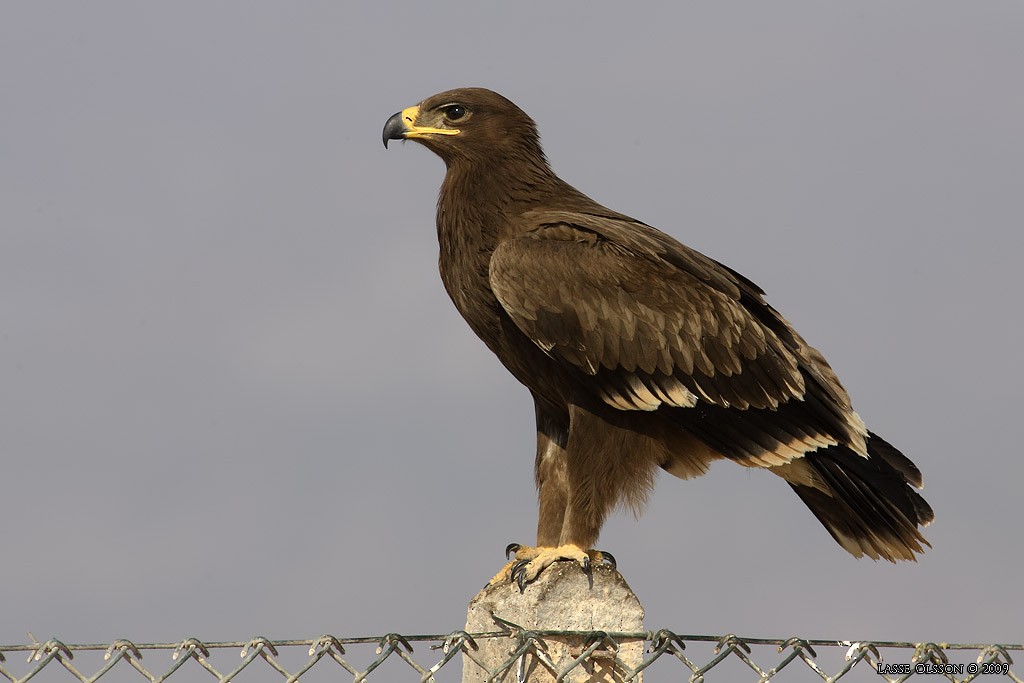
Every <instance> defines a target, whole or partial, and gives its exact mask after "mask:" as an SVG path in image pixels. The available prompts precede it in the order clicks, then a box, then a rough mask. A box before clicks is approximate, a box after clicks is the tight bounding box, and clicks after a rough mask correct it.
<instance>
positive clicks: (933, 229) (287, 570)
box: [0, 0, 1024, 643]
mask: <svg viewBox="0 0 1024 683" xmlns="http://www.w3.org/2000/svg"><path fill="white" fill-rule="evenodd" d="M1022 35H1024V4H1021V3H1019V2H1009V1H1005V2H999V1H990V2H984V3H982V2H942V1H940V0H926V1H925V0H921V1H911V0H908V1H905V2H899V3H894V2H889V1H884V2H883V1H874V0H863V1H861V2H848V3H842V4H840V3H814V2H788V1H787V2H775V3H764V2H740V3H721V2H685V3H672V4H671V5H669V4H666V5H665V6H662V7H658V6H650V7H647V8H640V7H637V6H634V7H633V8H632V9H625V8H624V6H623V5H622V3H599V2H593V3H585V4H584V3H565V4H558V5H548V4H547V3H538V4H528V3H527V4H523V3H517V4H516V5H515V6H514V8H513V5H501V6H494V7H492V6H485V5H484V4H472V5H471V4H466V5H463V6H446V5H444V4H441V3H430V4H427V3H422V4H410V5H409V6H407V7H404V8H402V7H399V6H396V5H395V4H393V3H376V4H374V5H370V4H369V3H367V4H365V5H363V6H361V7H359V8H355V6H354V5H351V4H346V3H339V2H326V1H324V2H301V3H300V2H294V3H284V2H266V1H262V0H245V1H244V2H243V1H241V0H238V1H235V2H205V1H203V2H198V1H186V0H180V1H176V2H173V3H170V2H168V3H138V2H129V1H127V0H126V1H124V2H90V3H79V2H44V1H37V2H31V3H5V4H4V5H3V6H2V8H0V93H2V95H0V97H2V106H0V121H2V125H0V386H2V390H0V416H2V417H0V451H2V453H3V456H2V457H3V460H2V468H0V532H2V533H0V557H2V560H3V561H2V563H0V566H2V570H0V571H2V579H0V610H2V612H0V614H2V616H0V643H12V642H24V641H25V640H27V635H26V632H27V631H30V630H31V631H33V632H34V633H35V634H36V635H37V636H38V637H40V638H46V637H49V636H57V637H60V638H62V639H65V640H67V641H74V642H86V641H90V642H91V641H109V640H112V639H114V638H117V637H128V638H132V639H134V640H136V641H140V642H141V641H147V640H176V639H181V638H183V637H185V636H188V635H195V636H198V637H200V638H204V639H209V640H213V639H236V638H237V639H244V638H248V637H250V636H252V635H255V634H262V635H266V636H268V637H272V638H285V637H291V638H300V637H314V636H316V635H319V634H320V633H323V632H333V633H337V634H340V635H357V634H379V633H383V632H388V631H397V632H401V633H424V632H427V633H432V632H445V631H449V630H453V629H455V628H459V627H461V625H462V623H463V620H464V615H465V606H466V603H467V602H468V601H469V599H470V598H471V597H472V596H473V594H474V593H475V592H476V591H477V590H478V589H479V587H480V586H481V585H482V584H483V583H484V582H485V581H486V580H487V579H488V578H489V577H490V576H491V575H492V574H493V573H494V571H496V569H497V568H498V567H499V566H500V564H501V562H502V561H503V556H502V550H503V549H504V547H505V545H506V544H507V543H508V542H510V541H522V542H530V541H532V540H533V534H534V530H535V529H534V525H535V523H536V510H535V493H534V490H533V484H532V461H533V448H534V435H533V424H532V421H533V415H532V404H531V401H530V398H529V395H528V393H527V392H526V390H525V389H523V388H522V387H521V386H519V385H518V384H517V383H516V382H515V380H513V379H512V378H511V376H509V375H508V374H507V373H506V371H505V370H504V369H503V368H502V367H501V366H500V364H499V363H498V362H497V360H496V359H494V358H493V357H492V356H491V355H490V354H489V352H488V351H487V350H486V349H485V348H484V347H483V345H482V344H481V343H480V342H479V341H478V340H477V339H476V338H475V337H474V336H473V335H472V333H471V332H470V330H469V328H468V327H467V326H466V325H465V324H464V323H463V322H462V320H461V319H460V318H459V316H458V314H457V313H456V311H455V310H454V308H453V307H452V305H451V303H450V302H449V301H448V299H447V296H446V295H445V293H444V291H443V289H442V287H441V284H440V281H439V278H438V276H437V272H436V259H437V244H436V238H435V233H434V204H435V200H436V194H437V190H438V186H439V184H440V182H441V179H442V176H443V165H442V164H441V162H440V161H439V160H438V159H436V158H435V157H434V156H433V155H431V154H430V153H429V152H427V151H426V150H425V149H422V148H420V147H419V146H417V145H415V144H412V143H410V144H405V145H394V146H393V147H392V149H390V150H388V151H385V150H384V148H383V147H382V146H381V142H380V131H381V127H382V126H383V124H384V121H385V119H386V118H387V117H388V116H389V115H390V114H392V113H393V112H395V111H397V110H399V109H401V108H403V107H406V106H409V105H411V104H414V103H415V102H417V101H418V100H420V99H422V98H424V97H426V96H428V95H430V94H433V93H434V92H437V91H439V90H443V89H447V88H451V87H457V86H465V85H481V86H487V87H490V88H492V89H495V90H498V91H499V92H502V93H503V94H505V95H507V96H508V97H510V98H511V99H513V100H514V101H516V102H517V103H518V104H519V105H520V106H522V107H523V108H524V109H525V110H526V111H527V112H529V113H530V114H531V115H532V116H533V117H534V118H535V119H536V120H537V121H538V123H539V126H540V130H541V134H542V136H543V139H544V142H545V148H546V150H547V153H548V156H549V158H550V159H551V161H552V163H553V165H554V167H555V168H556V170H557V171H558V172H559V173H560V174H561V175H562V176H563V177H564V178H566V179H567V180H568V181H569V182H571V183H573V184H574V185H576V186H577V187H579V188H580V189H582V190H583V191H585V192H587V193H588V194H590V195H591V196H593V197H594V198H596V199H597V200H598V201H601V202H602V203H604V204H606V205H608V206H610V207H612V208H615V209H617V210H619V211H622V212H625V213H628V214H630V215H633V216H635V217H637V218H640V219H642V220H644V221H646V222H648V223H651V224H653V225H656V226H658V227H660V228H662V229H663V230H665V231H667V232H669V233H670V234H672V235H674V236H676V237H678V238H679V239H681V240H682V241H684V242H686V243H687V244H689V245H691V246H693V247H695V248H697V249H700V250H701V251H703V252H705V253H707V254H709V255H711V256H713V257H714V258H716V259H718V260H721V261H724V262H725V263H727V264H729V265H730V266H732V267H733V268H735V269H737V270H739V271H740V272H742V273H744V274H745V275H747V276H748V277H750V278H751V279H753V280H754V281H755V282H757V283H758V284H760V285H761V286H762V287H763V288H764V289H765V290H767V292H768V295H769V300H770V301H771V303H772V304H773V305H775V306H776V307H777V308H778V309H779V310H780V311H782V313H783V314H784V315H786V316H787V318H789V320H790V321H792V322H793V323H794V324H795V325H796V326H797V328H798V329H799V330H800V331H801V333H802V334H803V335H804V336H805V337H806V338H807V339H808V340H809V341H810V342H811V343H813V344H815V345H816V346H818V347H819V348H820V349H821V350H822V351H823V352H824V353H825V354H826V356H827V357H828V358H829V360H830V362H831V363H832V365H833V366H834V367H835V369H836V370H837V371H838V373H839V375H840V377H841V378H842V379H843V381H844V383H845V384H846V386H847V388H848V389H849V391H850V393H851V395H852V396H853V399H854V405H855V407H856V408H857V410H858V411H859V412H860V414H861V415H862V416H863V417H864V418H865V420H866V421H867V422H868V425H869V426H870V427H871V428H872V429H873V430H874V431H877V432H879V433H881V434H882V435H884V436H885V437H886V438H887V439H889V440H890V441H892V442H893V443H895V444H896V445H898V446H899V447H900V448H901V449H902V450H903V451H904V452H905V453H907V454H908V455H909V456H910V457H911V458H912V459H913V460H914V461H915V462H917V464H918V465H919V466H920V467H921V469H922V470H923V471H924V474H925V481H926V489H925V494H926V496H927V498H928V500H929V501H930V503H931V504H932V506H933V507H934V508H935V511H936V515H937V519H936V522H935V523H934V524H933V525H932V526H931V527H930V528H929V529H928V530H927V536H928V538H929V539H930V540H931V542H932V544H933V546H934V548H933V549H932V550H931V551H930V552H929V553H928V554H927V555H925V556H924V557H923V559H922V561H921V562H920V563H918V564H909V565H901V566H892V565H889V564H887V563H873V562H871V561H870V560H861V561H857V560H854V559H853V558H851V557H849V556H848V555H847V554H846V553H845V552H844V551H843V550H842V549H841V548H839V547H838V546H837V545H836V544H835V543H834V542H833V541H832V540H831V538H830V537H829V536H828V534H827V533H826V532H825V530H824V529H823V528H822V527H821V526H820V525H819V524H818V522H817V521H816V520H815V519H814V517H813V516H812V515H811V514H810V512H809V511H808V510H807V509H806V508H805V507H804V506H803V504H802V503H801V502H800V501H799V500H798V499H797V498H796V496H794V495H793V494H792V493H791V491H790V490H789V488H788V487H787V486H785V484H784V483H783V482H781V481H779V480H778V479H776V478H775V477H772V476H771V475H769V474H767V473H764V472H756V471H748V470H745V469H743V468H740V467H736V466H732V465H730V464H728V463H721V464H719V465H717V466H716V467H715V468H714V469H713V470H712V472H711V473H710V474H709V475H708V476H706V477H704V478H702V479H698V480H694V481H688V482H681V481H678V480H675V479H673V478H671V477H668V476H664V477H662V478H661V479H660V481H659V484H658V487H657V489H656V491H655V493H654V495H653V496H652V498H651V501H650V505H649V507H648V510H647V513H646V514H645V516H644V517H642V518H641V519H640V520H639V521H635V520H634V519H633V518H632V516H631V515H628V514H619V515H617V516H616V517H615V518H614V519H612V520H611V521H610V522H609V523H608V524H607V525H606V527H605V532H604V534H603V536H602V539H601V543H600V546H601V547H603V548H606V549H608V550H610V551H612V552H613V553H614V554H615V555H616V556H617V557H618V559H619V564H620V568H621V570H622V572H623V573H624V575H625V577H626V579H627V580H628V581H629V582H630V584H631V585H632V587H633V588H634V590H635V591H636V592H637V594H638V595H639V596H640V599H641V601H642V602H643V603H644V604H645V606H646V608H647V613H648V618H647V625H648V626H649V627H652V628H660V627H666V628H672V629H674V630H677V631H681V632H688V633H710V634H720V633H726V632H736V633H739V634H743V635H758V636H766V637H767V636H790V635H801V636H805V637H834V638H843V639H846V638H856V639H866V638H876V639H907V640H915V641H925V640H935V641H940V640H945V641H957V640H966V641H974V642H992V641H1004V642H1005V641H1016V642H1020V640H1021V639H1022V636H1021V630H1020V626H1021V608H1022V606H1024V598H1022V596H1021V592H1020V581H1019V575H1020V567H1021V565H1022V562H1024V549H1022V546H1021V525H1020V521H1019V520H1020V515H1021V505H1020V502H1019V497H1020V487H1021V482H1022V478H1024V458H1022V456H1021V452H1020V450H1021V449H1020V446H1019V442H1020V440H1019V437H1018V436H1017V435H1016V430H1017V427H1018V423H1019V422H1020V420H1021V417H1020V415H1018V411H1019V410H1020V408H1021V405H1022V400H1021V396H1020V390H1019V387H1020V386H1021V382H1022V381H1024V354H1022V353H1021V348H1022V345H1024V323H1022V321H1021V304H1020V302H1019V300H1018V297H1017V295H1016V289H1017V284H1016V283H1017V281H1018V277H1019V276H1018V273H1017V268H1018V261H1019V258H1020V254H1021V253H1022V249H1024V238H1022V236H1021V221H1022V216H1024V124H1022V122H1024V88H1022V87H1021V73H1022V71H1024V40H1021V36H1022Z"/></svg>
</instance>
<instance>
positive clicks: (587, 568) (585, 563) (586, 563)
mask: <svg viewBox="0 0 1024 683" xmlns="http://www.w3.org/2000/svg"><path fill="white" fill-rule="evenodd" d="M580 565H581V566H582V567H583V573H584V574H589V573H590V556H589V555H584V556H583V562H581V563H580Z"/></svg>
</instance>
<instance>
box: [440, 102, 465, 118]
mask: <svg viewBox="0 0 1024 683" xmlns="http://www.w3.org/2000/svg"><path fill="white" fill-rule="evenodd" d="M442 111H444V116H445V118H446V119H448V120H449V121H458V120H459V119H461V118H462V117H464V116H465V115H466V108H465V107H463V106H462V105H461V104H449V105H448V106H447V107H443V108H442Z"/></svg>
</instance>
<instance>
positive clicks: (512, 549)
mask: <svg viewBox="0 0 1024 683" xmlns="http://www.w3.org/2000/svg"><path fill="white" fill-rule="evenodd" d="M522 547H523V546H521V545H519V544H518V543H509V544H508V545H507V546H505V559H506V560H507V559H508V558H509V556H510V555H512V554H514V553H518V552H519V549H520V548H522Z"/></svg>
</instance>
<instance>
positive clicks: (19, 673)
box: [0, 629, 1024, 683]
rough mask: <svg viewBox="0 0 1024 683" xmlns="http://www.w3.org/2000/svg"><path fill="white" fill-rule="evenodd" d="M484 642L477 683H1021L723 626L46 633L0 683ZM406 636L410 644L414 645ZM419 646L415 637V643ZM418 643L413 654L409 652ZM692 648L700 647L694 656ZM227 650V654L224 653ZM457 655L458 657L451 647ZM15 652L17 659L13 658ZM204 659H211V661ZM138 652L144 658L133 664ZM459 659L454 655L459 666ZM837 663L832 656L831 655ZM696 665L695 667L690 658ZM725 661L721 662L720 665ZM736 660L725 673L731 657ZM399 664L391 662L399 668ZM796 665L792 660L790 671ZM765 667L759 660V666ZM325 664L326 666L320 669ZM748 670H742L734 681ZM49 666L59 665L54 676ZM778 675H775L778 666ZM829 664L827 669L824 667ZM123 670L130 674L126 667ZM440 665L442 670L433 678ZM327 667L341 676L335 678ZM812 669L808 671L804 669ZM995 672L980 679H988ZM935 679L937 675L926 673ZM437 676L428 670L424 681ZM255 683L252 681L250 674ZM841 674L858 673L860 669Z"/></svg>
mask: <svg viewBox="0 0 1024 683" xmlns="http://www.w3.org/2000/svg"><path fill="white" fill-rule="evenodd" d="M490 639H503V640H504V641H506V642H507V649H506V651H507V652H508V658H507V659H506V660H505V661H504V662H503V663H502V664H501V665H500V666H498V667H496V668H493V669H491V670H487V671H486V674H487V677H488V680H493V681H505V680H509V681H511V680H520V681H522V680H525V678H526V677H527V676H528V673H527V672H528V671H529V670H530V669H529V666H528V663H529V662H530V661H532V662H533V665H534V666H536V665H538V664H539V666H540V667H543V668H544V669H545V670H546V671H547V672H548V673H550V675H551V676H552V677H554V678H555V679H556V680H565V679H566V678H567V677H568V675H569V674H570V673H572V671H573V670H574V669H576V668H577V667H586V666H587V665H588V662H591V661H592V660H598V659H599V660H600V661H602V662H605V663H607V662H609V661H611V662H613V664H614V666H615V667H616V668H617V669H618V672H619V675H618V676H617V679H618V680H622V681H623V683H629V682H630V681H636V680H638V679H639V677H640V676H641V672H643V676H645V677H649V678H648V680H649V681H652V680H688V681H691V683H705V682H708V683H715V682H716V681H741V680H750V681H757V682H758V683H767V682H768V681H773V680H777V681H779V682H782V681H788V680H796V678H795V677H794V675H795V674H796V671H797V670H802V671H803V675H804V677H805V678H804V679H802V680H807V678H808V677H809V678H810V680H819V679H820V680H821V681H825V683H833V682H834V681H838V680H840V679H842V678H844V677H845V676H847V675H849V674H850V673H851V672H852V671H854V670H858V671H864V670H866V673H867V674H868V675H869V677H870V680H875V681H888V683H898V682H900V681H905V680H907V679H909V678H917V679H919V680H920V679H923V678H925V677H928V678H929V679H930V680H942V679H945V680H949V681H952V682H953V683H966V682H968V681H974V680H976V679H979V678H980V679H982V680H992V681H995V680H1007V681H1014V682H1015V683H1024V680H1022V679H1021V678H1020V677H1019V676H1018V675H1017V674H1016V673H1014V671H1013V664H1014V663H1013V658H1012V656H1011V652H1014V653H1020V652H1022V651H1024V644H1019V643H1018V644H1005V643H1004V644H996V643H990V644H985V643H914V642H896V641H839V640H821V639H817V640H815V639H804V638H787V639H773V638H748V637H739V636H736V635H733V634H728V635H724V636H707V635H683V634H677V633H674V632H672V631H669V630H667V629H662V630H660V631H645V632H635V633H627V632H621V633H611V632H604V631H593V632H590V631H538V630H532V631H516V630H514V629H513V630H505V631H492V632H486V633H466V632H464V631H453V632H451V633H447V634H436V635H409V636H404V635H400V634H397V633H388V634H386V635H383V636H360V637H349V638H345V637H339V636H333V635H329V634H328V635H322V636H320V637H318V638H312V639H296V640H271V639H269V638H264V637H260V636H257V637H255V638H252V639H250V640H247V641H230V642H220V641H218V642H203V641H200V640H199V639H197V638H186V639H184V640H182V641H180V642H173V643H133V642H132V641H130V640H123V639H119V640H115V641H114V642H112V643H102V644H100V643H96V644H67V643H64V642H62V641H60V640H58V639H56V638H51V639H49V640H47V641H46V642H44V643H40V642H35V643H32V644H22V645H0V677H2V678H0V683H3V680H4V679H6V680H7V681H10V683H28V681H31V680H33V679H36V680H37V683H42V682H43V681H44V680H46V681H50V680H69V679H68V676H70V677H71V679H70V680H75V679H77V680H78V681H80V682H81V683H94V682H96V681H98V680H100V679H102V678H103V677H105V676H108V680H109V681H111V683H113V679H114V678H116V677H117V676H116V675H112V674H111V672H113V671H117V672H122V671H123V672H127V673H129V674H131V677H130V678H125V677H124V675H122V677H121V678H119V679H118V680H136V681H137V680H140V678H139V675H141V677H142V678H143V679H146V680H148V681H150V683H163V682H164V681H167V680H168V679H170V678H172V677H174V676H177V677H176V678H175V679H174V681H171V683H175V681H181V683H184V682H185V680H186V679H187V680H206V681H213V680H216V681H217V682H218V683H228V682H229V681H235V680H237V681H239V682H240V683H245V681H246V680H253V679H254V678H255V676H253V675H252V674H254V673H255V670H256V669H261V670H262V671H263V672H264V673H271V674H273V676H272V678H271V679H270V680H275V681H283V682H284V683H295V682H296V681H299V680H300V677H303V676H307V675H312V674H313V673H321V672H322V676H321V677H323V676H329V679H330V680H346V679H347V677H346V676H345V675H344V673H343V672H347V674H348V675H349V676H351V677H352V679H351V680H352V681H353V683H362V681H366V680H368V679H369V678H370V677H371V674H373V673H374V672H375V671H376V670H378V669H380V667H382V666H383V665H385V663H386V662H390V663H389V664H388V667H389V668H388V670H387V673H386V674H384V673H381V680H410V681H415V680H419V681H421V683H431V682H434V681H435V680H439V679H441V678H443V680H453V681H454V680H459V679H460V678H461V674H462V666H460V663H462V664H463V665H464V666H467V667H471V666H476V667H483V664H482V663H481V660H480V659H479V658H478V657H477V656H476V652H477V650H478V649H479V647H480V644H481V643H483V642H485V641H487V640H490ZM559 639H576V640H577V641H581V642H582V643H583V644H584V645H583V647H582V648H581V650H580V652H579V655H578V656H576V657H575V658H574V659H572V660H571V661H570V662H569V664H568V665H567V666H565V667H563V668H561V669H560V668H559V666H558V665H557V664H556V663H555V662H553V661H552V660H551V659H550V658H549V657H548V656H547V649H548V642H549V641H556V640H559ZM640 639H642V640H643V641H645V642H644V645H645V648H644V655H643V661H642V662H640V663H639V665H637V666H635V667H631V666H630V665H628V664H626V663H625V662H623V661H621V659H619V654H618V647H619V643H620V642H622V641H623V640H633V641H638V640H640ZM414 644H415V646H414ZM423 645H426V647H425V648H424V647H423ZM415 647H418V648H419V650H415V649H414V648H415ZM701 647H703V648H705V649H707V648H709V647H710V652H704V653H701V652H700V649H701ZM232 650H234V651H237V652H238V655H237V659H234V660H233V661H232V658H231V655H230V652H231V651H232ZM87 653H90V654H91V655H92V657H93V659H97V658H99V655H100V653H102V660H101V661H100V662H97V663H96V668H95V669H93V672H92V673H88V672H87V671H88V670H89V669H86V670H83V669H85V666H84V664H78V665H76V663H75V662H76V655H79V658H78V659H79V662H81V661H82V660H84V659H86V658H87ZM460 654H463V655H465V657H464V658H460V657H458V655H460ZM22 658H24V664H22V665H20V666H19V664H18V660H21V659H22ZM215 659H216V666H215V664H214V660H215ZM144 660H145V664H144V663H143V661H144ZM460 660H464V661H462V662H460ZM835 660H838V661H835ZM396 662H401V664H404V665H406V666H405V667H404V669H405V672H406V673H407V674H408V677H407V678H402V677H398V678H396V668H395V666H396V664H395V663H396ZM702 662H703V663H702ZM727 662H731V663H732V664H733V665H734V666H733V667H732V668H730V667H729V665H727V664H726V663H727ZM737 663H738V664H740V665H742V667H741V668H739V669H737V668H736V666H735V665H736V664H737ZM401 664H397V666H398V667H399V668H403V667H401ZM801 664H802V665H803V666H802V667H801ZM766 665H767V666H766ZM196 667H198V668H199V669H202V670H204V671H205V672H206V673H207V674H209V676H204V677H202V678H201V679H197V678H196V677H195V676H187V675H185V674H177V672H178V671H180V670H191V671H196ZM325 669H330V671H325ZM744 669H749V673H750V676H749V677H747V678H739V677H738V676H739V674H738V673H737V672H738V671H739V672H740V673H742V671H743V670H744ZM61 670H64V671H65V672H66V673H65V674H61V675H60V676H59V677H58V676H55V675H53V674H59V673H60V671H61ZM783 671H785V672H786V673H783ZM829 671H831V672H832V673H829ZM132 672H134V673H132ZM442 672H443V676H439V674H441V673H442ZM338 674H342V675H341V677H340V678H339V676H338ZM810 674H813V676H810ZM991 674H996V675H1001V676H1003V677H1004V678H1001V679H991V678H989V675H991ZM933 676H937V677H938V678H932V677H933ZM435 677H437V678H435ZM261 680H262V679H261ZM849 680H868V678H865V677H864V676H858V677H857V678H856V679H853V678H850V679H849Z"/></svg>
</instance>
